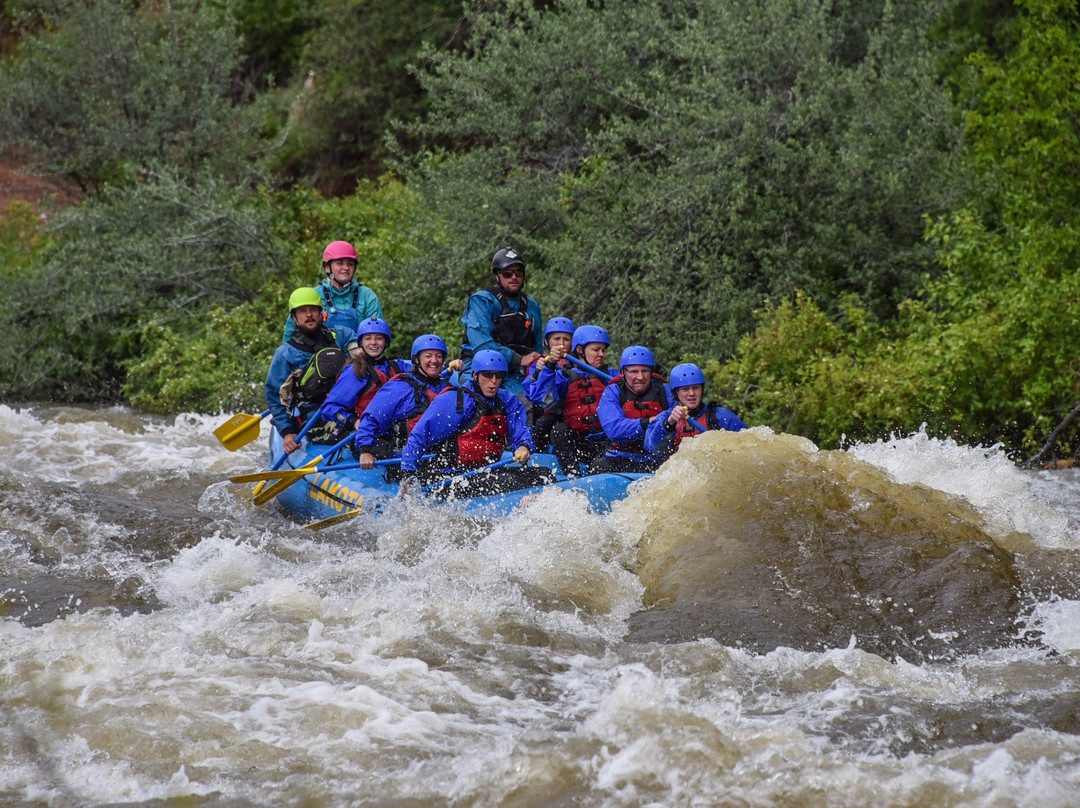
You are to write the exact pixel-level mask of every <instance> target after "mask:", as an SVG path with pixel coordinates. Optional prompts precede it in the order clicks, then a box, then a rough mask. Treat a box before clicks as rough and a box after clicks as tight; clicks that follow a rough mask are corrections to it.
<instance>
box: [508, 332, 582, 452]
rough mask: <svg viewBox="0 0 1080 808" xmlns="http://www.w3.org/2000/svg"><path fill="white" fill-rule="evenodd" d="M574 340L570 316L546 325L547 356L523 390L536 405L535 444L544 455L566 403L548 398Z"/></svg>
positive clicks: (527, 377) (531, 371)
mask: <svg viewBox="0 0 1080 808" xmlns="http://www.w3.org/2000/svg"><path fill="white" fill-rule="evenodd" d="M573 338H574V321H573V320H571V319H569V318H568V317H552V318H551V319H550V320H548V321H547V325H545V326H544V348H546V349H547V351H548V352H547V354H546V355H544V356H541V357H540V358H539V359H537V360H536V361H535V362H533V363H532V365H530V366H529V370H528V372H527V373H526V374H525V379H524V381H522V383H521V388H522V390H523V391H524V392H525V398H526V399H528V401H529V402H530V403H531V404H533V405H534V408H535V409H534V410H533V418H532V434H533V443H534V444H535V445H536V448H537V449H538V450H539V451H541V452H543V451H546V450H547V445H548V442H549V439H550V438H551V430H552V429H553V428H554V426H555V424H557V423H559V421H561V420H562V400H561V399H556V398H554V397H550V396H547V395H545V392H546V391H547V390H548V389H550V387H551V380H552V379H554V375H555V369H556V368H557V367H560V366H561V365H565V364H566V362H565V361H564V358H565V357H566V355H567V354H568V353H569V352H570V343H571V342H573Z"/></svg>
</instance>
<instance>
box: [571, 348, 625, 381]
mask: <svg viewBox="0 0 1080 808" xmlns="http://www.w3.org/2000/svg"><path fill="white" fill-rule="evenodd" d="M563 358H564V359H566V361H567V362H569V363H570V364H571V365H573V366H574V367H576V368H578V369H579V370H584V371H586V372H588V373H591V374H593V375H594V376H596V378H598V379H599V380H600V381H602V382H610V381H611V380H612V379H613V378H614V377H613V376H609V375H608V374H606V373H604V371H602V370H600V369H599V368H594V367H593V366H592V365H590V364H589V363H588V362H582V361H581V360H580V359H578V358H577V357H576V356H571V355H570V354H567V355H566V356H565V357H563Z"/></svg>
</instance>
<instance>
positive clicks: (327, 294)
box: [284, 241, 383, 339]
mask: <svg viewBox="0 0 1080 808" xmlns="http://www.w3.org/2000/svg"><path fill="white" fill-rule="evenodd" d="M358 261H359V259H358V256H357V254H356V248H355V247H353V245H352V244H350V243H349V242H347V241H331V242H330V243H329V244H327V245H326V249H325V250H323V257H322V266H323V273H324V274H325V276H326V277H324V278H323V281H322V283H320V284H319V285H318V286H316V287H315V291H316V292H318V293H319V297H321V298H322V301H323V312H324V314H325V316H326V326H327V328H335V327H342V328H348V329H350V330H352V331H356V330H357V327H358V326H359V325H360V323H361V322H362V321H364V320H367V319H368V318H370V317H378V318H380V319H381V318H382V316H383V311H382V304H381V303H380V302H379V297H378V295H376V294H375V293H374V292H373V291H371V289H369V288H368V287H367V286H364V284H362V283H359V282H358V281H357V280H356V277H355V276H356V266H357V263H358ZM292 329H293V321H292V318H291V317H290V318H289V319H288V320H286V322H285V336H284V338H285V339H288V338H289V335H290V334H291V333H292Z"/></svg>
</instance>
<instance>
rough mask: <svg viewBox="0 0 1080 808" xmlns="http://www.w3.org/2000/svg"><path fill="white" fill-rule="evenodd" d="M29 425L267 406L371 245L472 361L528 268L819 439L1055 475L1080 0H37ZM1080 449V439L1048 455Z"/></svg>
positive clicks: (16, 250)
mask: <svg viewBox="0 0 1080 808" xmlns="http://www.w3.org/2000/svg"><path fill="white" fill-rule="evenodd" d="M0 15H2V16H3V20H2V22H3V25H2V26H0V30H2V31H3V32H4V38H3V46H2V48H0V55H2V56H0V131H2V132H3V133H4V135H3V137H4V138H5V139H6V142H5V143H4V144H3V146H4V148H5V150H6V154H7V155H8V156H9V157H11V158H17V159H18V160H20V161H21V163H22V164H24V165H26V166H27V167H28V170H34V171H36V172H38V173H41V174H43V175H48V176H51V177H53V178H55V179H56V180H57V181H58V182H62V183H64V184H65V187H66V188H68V189H70V191H71V194H72V195H73V196H74V197H75V198H76V199H77V201H76V202H74V203H71V202H67V203H65V204H63V205H60V204H56V205H52V206H50V205H49V204H48V203H47V202H46V203H42V204H41V205H39V206H38V207H35V208H32V207H31V206H28V205H27V204H26V203H21V202H20V203H15V204H14V205H12V206H9V207H8V208H7V210H6V211H2V212H0V214H2V218H0V257H2V259H3V269H2V270H0V271H3V273H4V278H5V289H6V291H7V294H6V295H5V298H6V301H5V306H4V307H3V309H2V311H0V319H2V320H3V324H2V325H3V327H2V328H0V350H2V351H3V353H4V355H5V356H6V357H7V358H8V361H6V362H5V363H4V365H3V366H2V367H0V396H2V397H3V398H4V399H5V400H8V401H31V400H43V399H49V400H61V401H63V400H68V401H93V402H103V403H104V402H125V403H130V404H132V405H134V406H138V407H142V408H146V409H149V410H153V411H161V412H176V411H182V410H193V409H194V410H205V411H215V412H216V411H219V410H226V411H231V410H236V409H241V408H249V409H253V410H255V411H258V410H259V409H261V406H260V399H261V394H262V382H263V379H264V376H265V371H266V367H267V363H268V361H269V357H270V355H271V353H272V351H273V349H274V347H275V345H276V344H277V342H278V341H279V340H280V337H281V325H282V321H283V317H284V307H285V299H286V297H287V295H288V292H289V291H290V290H291V289H292V288H294V287H296V286H299V285H303V284H310V283H315V282H316V281H317V280H318V278H319V277H320V268H319V256H320V252H321V249H322V247H323V246H324V245H325V243H326V242H328V241H330V240H334V239H339V238H344V239H348V240H350V241H352V242H353V243H354V244H355V245H356V246H357V248H358V250H359V252H360V267H359V271H358V274H357V277H358V278H359V279H361V280H363V282H365V283H367V284H368V285H369V286H371V287H372V288H373V289H374V290H375V291H376V292H377V293H378V294H379V296H380V298H381V299H382V302H383V306H384V309H385V311H386V314H387V318H388V319H389V320H390V322H391V324H392V325H393V327H394V331H395V341H394V342H395V345H396V346H401V345H405V344H408V341H409V340H411V338H412V337H413V336H415V335H417V334H419V333H423V332H426V331H437V332H439V333H441V334H443V335H444V336H446V337H447V339H448V341H450V342H455V341H456V340H457V338H458V335H459V332H460V324H459V322H458V318H459V317H460V313H461V310H462V308H463V306H464V302H465V300H466V298H467V295H468V294H469V292H471V291H472V290H474V289H475V288H478V287H479V286H481V285H483V284H485V283H486V281H487V277H488V273H487V266H488V261H489V260H490V256H491V254H492V253H493V252H494V250H495V249H497V248H498V247H500V246H503V245H504V244H508V243H511V244H514V245H515V246H517V247H519V248H520V249H521V250H522V251H523V252H524V254H525V256H526V258H527V260H528V263H529V287H528V291H529V293H530V294H532V295H534V296H535V297H536V298H537V299H538V300H539V301H540V302H541V304H542V306H543V308H544V312H545V315H546V316H552V315H556V314H558V315H565V316H569V317H571V318H573V319H574V320H575V321H576V322H579V323H582V322H597V323H601V324H604V325H605V326H606V327H608V328H609V330H610V331H611V332H612V336H613V338H614V340H615V342H616V343H617V345H620V346H621V345H625V344H627V343H630V342H643V343H645V344H648V345H650V346H651V347H652V348H654V350H656V351H657V352H658V355H659V356H660V357H661V358H662V360H663V361H664V363H665V364H666V365H667V366H668V367H670V366H671V365H673V364H675V363H676V362H678V361H683V360H693V361H699V362H701V363H703V364H704V365H705V366H706V368H707V374H708V376H709V378H710V380H711V383H712V392H713V394H714V395H717V396H719V397H721V398H723V399H724V400H725V401H726V402H727V403H728V405H729V406H731V407H732V408H733V409H735V410H736V411H737V412H739V414H740V415H741V416H742V417H743V419H744V420H746V421H747V422H748V423H753V424H767V425H769V426H772V427H773V428H774V429H777V430H783V431H789V432H795V433H798V434H802V435H806V436H807V437H810V438H811V439H813V440H815V441H816V442H818V443H819V444H820V445H822V446H835V445H838V444H841V443H842V442H843V441H844V440H845V439H847V440H852V439H861V440H867V439H869V440H872V439H876V438H879V437H884V436H886V435H888V434H889V433H892V432H901V433H907V432H911V431H914V430H917V429H919V428H920V427H921V426H922V425H923V424H925V425H926V429H927V431H928V432H929V433H930V434H933V435H948V436H954V437H957V438H958V439H961V440H964V441H967V442H983V443H994V442H1003V443H1004V444H1005V445H1006V446H1007V447H1009V448H1010V449H1011V450H1013V451H1014V452H1016V454H1017V456H1018V457H1023V456H1029V455H1031V454H1032V453H1034V452H1035V450H1037V449H1039V448H1040V447H1041V446H1042V445H1043V444H1044V442H1045V441H1046V440H1047V437H1048V436H1049V435H1050V434H1051V432H1052V431H1053V430H1054V428H1055V426H1057V425H1059V424H1061V423H1062V422H1063V421H1064V420H1065V419H1066V418H1067V417H1068V416H1069V414H1070V413H1071V412H1072V411H1073V407H1074V405H1075V404H1076V402H1077V399H1078V398H1080V390H1078V378H1080V376H1078V374H1080V363H1078V354H1080V349H1078V347H1077V346H1080V314H1078V311H1080V309H1078V308H1077V306H1076V305H1075V304H1074V301H1076V300H1078V299H1080V297H1078V293H1080V288H1078V287H1080V220H1078V217H1080V90H1078V89H1077V88H1080V38H1078V22H1080V19H1078V15H1077V8H1076V3H1075V2H1073V1H1072V0H1018V1H1017V2H1016V3H1015V4H1014V3H1012V2H1006V0H929V1H928V2H925V3H913V4H895V3H893V2H886V0H736V1H735V2H732V0H642V1H641V2H637V3H597V2H588V1H587V0H543V1H541V0H535V2H521V1H520V0H499V1H496V2H468V3H466V4H464V6H463V5H462V4H461V3H459V2H444V0H428V1H427V2H417V3H413V4H408V5H403V4H398V3H391V2H389V1H388V0H369V1H368V2H360V1H359V0H265V1H263V0H217V2H212V3H207V2H196V0H172V1H171V2H169V3H150V2H134V1H133V0H126V1H124V0H96V1H95V0H60V1H59V2H57V1H56V0H50V2H47V3H46V2H44V1H43V0H14V2H9V3H7V4H5V5H4V6H3V7H2V10H0ZM1078 439H1080V435H1078V432H1077V430H1076V429H1074V428H1072V427H1071V426H1070V427H1067V428H1064V429H1062V430H1060V432H1059V434H1058V435H1057V437H1056V443H1055V448H1054V449H1053V451H1054V452H1055V453H1058V454H1071V453H1072V452H1074V451H1075V450H1076V449H1077V442H1078Z"/></svg>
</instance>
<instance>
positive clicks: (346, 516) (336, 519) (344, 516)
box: [304, 498, 363, 530]
mask: <svg viewBox="0 0 1080 808" xmlns="http://www.w3.org/2000/svg"><path fill="white" fill-rule="evenodd" d="M359 501H360V502H362V501H363V498H361V499H360V500H359ZM360 513H361V511H360V509H359V508H354V509H353V510H351V511H345V512H344V513H339V514H338V515H337V516H330V517H327V518H326V519H320V520H319V521H318V522H309V523H308V524H306V525H304V527H305V528H307V529H308V530H322V529H323V528H327V527H333V526H334V525H340V524H341V523H342V522H348V521H349V520H350V519H355V518H356V517H357V516H359V515H360Z"/></svg>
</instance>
